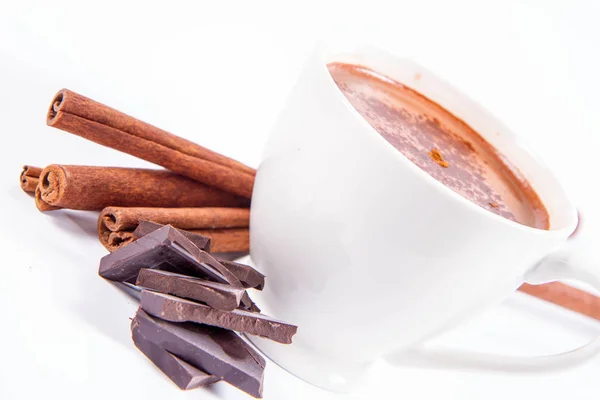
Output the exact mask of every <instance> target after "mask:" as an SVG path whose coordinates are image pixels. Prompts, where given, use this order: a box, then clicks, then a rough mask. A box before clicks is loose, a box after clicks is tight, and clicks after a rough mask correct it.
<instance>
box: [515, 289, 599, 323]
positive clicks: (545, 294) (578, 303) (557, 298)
mask: <svg viewBox="0 0 600 400" xmlns="http://www.w3.org/2000/svg"><path fill="white" fill-rule="evenodd" d="M519 291H521V292H523V293H527V294H528V295H531V296H535V297H537V298H539V299H542V300H545V301H548V302H550V303H554V304H556V305H558V306H561V307H564V308H566V309H568V310H571V311H575V312H576V313H579V314H583V315H587V316H588V317H591V318H595V319H597V320H600V298H599V297H597V296H595V295H593V294H591V293H588V292H586V291H583V290H580V289H577V288H574V287H572V286H569V285H565V284H564V283H561V282H549V283H545V284H543V285H530V284H528V283H524V284H523V285H522V286H521V287H520V288H519Z"/></svg>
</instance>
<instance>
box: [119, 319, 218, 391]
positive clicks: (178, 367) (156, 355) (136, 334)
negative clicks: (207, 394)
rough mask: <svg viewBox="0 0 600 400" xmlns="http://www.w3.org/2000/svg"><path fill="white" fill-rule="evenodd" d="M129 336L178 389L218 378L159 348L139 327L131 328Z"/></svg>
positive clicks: (188, 387) (206, 383)
mask: <svg viewBox="0 0 600 400" xmlns="http://www.w3.org/2000/svg"><path fill="white" fill-rule="evenodd" d="M131 336H132V338H133V342H134V343H135V346H136V347H137V348H138V349H139V350H140V351H141V352H142V353H143V354H144V355H145V356H146V357H148V359H149V360H150V361H152V363H154V365H156V366H157V367H158V369H160V370H161V371H162V372H163V373H164V374H165V375H166V376H167V377H169V379H171V380H172V381H173V383H175V384H176V385H177V386H179V388H180V389H182V390H190V389H195V388H198V387H201V386H207V385H210V384H211V383H215V382H218V381H219V378H217V377H216V376H214V375H211V374H207V373H206V372H204V371H201V370H199V369H198V368H196V367H194V366H193V365H190V364H188V363H186V362H185V361H183V360H182V359H180V358H179V357H177V356H174V355H173V354H171V353H169V352H168V351H166V350H163V349H161V348H160V347H159V346H158V345H156V344H154V343H152V342H151V341H150V340H148V339H146V338H145V337H144V335H142V333H141V332H140V330H139V328H137V327H134V328H133V329H132V330H131Z"/></svg>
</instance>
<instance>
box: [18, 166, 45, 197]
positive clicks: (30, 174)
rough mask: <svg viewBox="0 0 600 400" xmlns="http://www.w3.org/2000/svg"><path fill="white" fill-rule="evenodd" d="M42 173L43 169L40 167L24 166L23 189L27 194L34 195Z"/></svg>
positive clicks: (22, 173)
mask: <svg viewBox="0 0 600 400" xmlns="http://www.w3.org/2000/svg"><path fill="white" fill-rule="evenodd" d="M41 173H42V169H41V168H39V167H34V166H31V165H24V166H23V171H21V176H20V181H21V189H23V191H24V192H27V193H34V192H35V188H36V187H37V185H38V181H39V177H40V174H41Z"/></svg>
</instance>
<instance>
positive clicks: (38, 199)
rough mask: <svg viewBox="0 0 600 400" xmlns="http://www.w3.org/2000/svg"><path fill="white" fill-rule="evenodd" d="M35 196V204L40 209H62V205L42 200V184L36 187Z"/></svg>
mask: <svg viewBox="0 0 600 400" xmlns="http://www.w3.org/2000/svg"><path fill="white" fill-rule="evenodd" d="M34 198H35V206H36V207H37V209H38V210H40V211H52V210H59V209H60V207H55V206H52V205H50V204H48V203H46V202H45V201H44V200H42V196H41V192H40V186H39V185H38V186H37V187H36V188H35V194H34Z"/></svg>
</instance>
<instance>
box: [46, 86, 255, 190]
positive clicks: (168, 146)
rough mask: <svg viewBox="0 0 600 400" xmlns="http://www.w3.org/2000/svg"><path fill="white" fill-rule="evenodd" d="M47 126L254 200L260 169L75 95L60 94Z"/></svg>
mask: <svg viewBox="0 0 600 400" xmlns="http://www.w3.org/2000/svg"><path fill="white" fill-rule="evenodd" d="M46 122H47V124H48V125H49V126H52V127H55V128H58V129H62V130H64V131H67V132H70V133H73V134H75V135H78V136H81V137H84V138H86V139H88V140H91V141H93V142H96V143H99V144H101V145H104V146H107V147H111V148H113V149H116V150H119V151H122V152H125V153H128V154H131V155H133V156H136V157H139V158H141V159H144V160H146V161H150V162H152V163H155V164H158V165H161V166H163V167H164V168H167V169H169V170H171V171H175V172H177V173H179V174H181V175H184V176H187V177H189V178H191V179H194V180H197V181H199V182H202V183H205V184H207V185H210V186H213V187H216V188H219V189H222V190H225V191H227V192H230V193H235V194H237V195H240V196H244V197H246V198H250V197H251V195H252V187H253V185H254V175H255V173H256V171H255V170H254V169H252V168H250V167H248V166H246V165H243V164H241V163H239V162H237V161H234V160H232V159H230V158H228V157H225V156H223V155H220V154H217V153H215V152H213V151H211V150H208V149H206V148H204V147H202V146H199V145H197V144H195V143H193V142H190V141H188V140H185V139H183V138H180V137H178V136H175V135H172V134H170V133H168V132H166V131H164V130H162V129H159V128H157V127H154V126H152V125H150V124H147V123H145V122H142V121H140V120H137V119H135V118H133V117H131V116H129V115H126V114H124V113H122V112H119V111H117V110H115V109H113V108H110V107H108V106H106V105H104V104H101V103H98V102H96V101H94V100H91V99H89V98H87V97H84V96H82V95H80V94H77V93H74V92H72V91H70V90H67V89H63V90H61V91H59V92H58V93H57V94H56V96H55V97H54V99H53V100H52V104H51V105H50V108H49V110H48V115H47V120H46Z"/></svg>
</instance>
